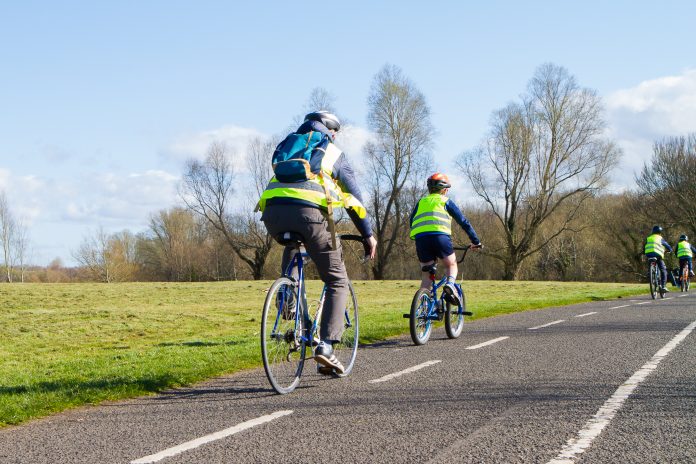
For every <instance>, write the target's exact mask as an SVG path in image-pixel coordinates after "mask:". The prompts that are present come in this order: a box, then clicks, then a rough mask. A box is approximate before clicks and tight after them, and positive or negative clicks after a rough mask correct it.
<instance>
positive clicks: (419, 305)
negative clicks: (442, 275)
mask: <svg viewBox="0 0 696 464" xmlns="http://www.w3.org/2000/svg"><path fill="white" fill-rule="evenodd" d="M431 304H434V302H433V301H432V299H431V298H430V292H429V291H428V290H426V289H424V288H421V289H419V290H418V291H417V292H416V294H415V295H414V296H413V302H411V314H410V317H409V328H410V330H411V340H413V343H415V344H416V345H425V344H426V343H427V342H428V339H429V338H430V333H431V332H432V329H433V323H432V321H431V320H430V318H429V317H428V315H429V313H430V306H431Z"/></svg>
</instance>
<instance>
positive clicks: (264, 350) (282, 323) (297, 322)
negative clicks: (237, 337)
mask: <svg viewBox="0 0 696 464" xmlns="http://www.w3.org/2000/svg"><path fill="white" fill-rule="evenodd" d="M298 289H299V286H298V285H297V284H296V283H295V282H293V281H292V280H290V279H288V278H287V277H281V278H280V279H278V280H276V281H275V282H273V285H271V288H270V289H269V290H268V295H266V301H265V302H264V304H263V314H262V320H261V355H262V357H263V368H264V369H265V371H266V376H268V380H269V382H270V383H271V386H272V387H273V389H274V390H275V391H277V392H278V393H280V394H285V393H290V392H291V391H293V390H294V389H295V387H297V385H298V384H299V383H300V376H301V375H302V368H303V367H304V361H305V347H306V340H305V339H304V338H303V337H302V332H303V330H302V329H303V321H302V312H303V311H302V306H301V304H300V302H301V299H300V298H299V295H298Z"/></svg>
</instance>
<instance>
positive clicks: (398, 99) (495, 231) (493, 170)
mask: <svg viewBox="0 0 696 464" xmlns="http://www.w3.org/2000/svg"><path fill="white" fill-rule="evenodd" d="M367 101H368V114H367V123H368V129H369V131H370V133H371V134H372V137H371V139H370V140H369V141H368V142H367V143H366V144H365V146H364V148H363V153H361V154H360V155H362V157H359V156H355V155H352V156H353V157H352V158H351V159H352V161H353V164H354V165H355V167H356V168H358V170H359V172H360V174H359V178H360V179H361V180H362V187H363V189H364V191H363V196H364V197H365V204H366V207H367V208H368V211H369V213H370V215H371V218H372V221H373V230H374V234H375V237H376V238H377V241H378V249H377V256H376V259H375V260H374V261H372V262H370V263H369V264H365V263H363V262H362V260H361V259H360V258H361V256H360V254H361V251H360V250H358V249H352V248H350V247H346V252H345V259H346V265H347V267H348V272H349V275H350V276H351V277H352V278H355V279H417V278H418V277H419V274H420V270H419V266H418V261H417V258H416V256H415V247H414V245H413V242H412V241H411V240H409V238H408V231H409V228H410V224H409V218H410V213H411V211H412V210H413V208H414V206H415V204H416V203H417V201H418V199H419V198H420V197H421V196H422V195H424V194H425V193H426V192H425V179H426V177H427V175H428V174H429V173H431V172H433V171H434V170H435V169H439V170H441V171H444V172H447V173H450V174H455V175H457V176H459V177H460V178H462V179H464V180H465V182H464V184H465V186H466V187H465V189H467V191H464V192H457V191H453V192H452V194H453V198H454V199H455V200H458V202H459V204H460V206H461V208H462V210H463V211H464V213H465V215H466V216H467V217H468V219H469V220H470V222H471V223H472V225H473V226H474V228H475V229H476V231H477V233H478V234H479V236H480V237H481V239H482V241H483V243H484V245H485V248H484V250H483V252H482V253H479V254H476V256H472V257H471V259H469V258H467V261H466V262H465V264H464V265H463V266H462V272H463V277H464V278H467V279H507V280H514V279H531V280H593V281H636V280H640V279H643V278H644V274H645V271H644V268H645V264H644V263H643V261H642V252H643V242H644V239H645V237H646V236H647V235H648V234H649V232H650V229H651V228H652V225H653V224H656V223H659V224H661V225H662V226H663V227H664V228H665V230H666V237H667V239H668V240H670V239H671V240H672V241H674V239H675V238H676V237H678V236H679V235H680V234H682V233H687V234H690V233H693V232H694V231H696V205H694V204H692V203H690V201H689V200H690V199H691V198H696V197H695V196H694V195H693V193H694V192H693V190H694V189H696V183H695V182H694V179H692V177H694V176H696V170H695V169H694V167H696V134H691V135H686V136H678V135H677V136H674V137H668V138H665V139H663V140H658V141H656V142H655V144H654V147H653V155H652V158H651V159H650V160H649V161H648V162H646V163H645V165H644V167H643V169H642V171H641V172H640V173H639V174H637V176H636V187H635V188H634V189H628V190H626V191H624V192H621V193H608V192H607V190H606V187H607V185H608V183H609V181H610V176H611V173H612V171H613V170H614V169H615V168H616V166H617V164H618V161H619V159H620V157H621V156H622V153H621V151H620V149H619V148H618V147H617V146H616V144H615V143H614V142H613V141H612V140H610V139H609V138H607V137H606V135H605V134H606V123H605V121H604V114H603V108H602V102H601V99H600V97H599V96H598V95H597V93H596V91H594V90H592V89H587V88H584V87H581V86H580V85H579V84H578V82H577V81H576V79H575V77H574V76H572V75H571V74H570V73H569V72H568V71H567V70H566V69H565V68H563V67H560V66H557V65H554V64H545V65H542V66H540V67H539V68H538V69H537V70H536V72H535V73H534V75H533V76H532V78H531V79H530V81H529V83H528V85H527V89H526V91H525V92H524V93H523V94H522V95H521V96H520V97H519V99H518V100H517V101H513V102H511V103H509V104H507V105H506V106H504V107H503V108H501V109H499V110H497V111H495V112H494V113H493V115H492V117H491V122H490V127H489V129H488V132H487V134H485V137H484V138H483V142H482V143H481V144H480V145H479V146H477V147H475V148H473V149H471V150H468V151H465V152H463V153H461V155H460V156H458V157H457V159H456V162H455V164H454V165H452V166H443V165H439V164H438V163H437V162H436V160H435V157H434V156H433V154H434V153H433V151H434V139H435V130H434V127H433V123H432V120H431V111H430V107H429V106H428V104H427V100H426V98H425V96H424V95H423V94H422V92H421V91H420V90H419V89H418V88H417V87H416V85H415V84H414V83H413V82H412V81H411V80H410V79H409V78H408V77H407V76H406V75H405V74H404V73H403V71H402V70H401V69H400V68H398V67H396V66H392V65H387V66H385V67H384V68H382V69H381V70H380V71H379V72H378V73H377V74H376V75H375V77H374V79H373V82H372V86H371V88H370V93H369V95H368V98H367ZM317 108H322V109H327V110H329V111H332V112H334V113H337V114H338V115H339V117H340V116H341V115H340V112H339V111H337V108H336V107H335V103H334V99H333V97H332V95H331V94H330V93H328V92H327V91H326V90H324V89H321V88H317V89H314V90H313V91H312V93H311V94H310V97H309V99H308V101H307V104H306V107H305V108H304V109H305V110H306V112H308V111H310V110H314V109H317ZM295 119H296V120H295V121H293V122H294V123H296V124H299V122H300V121H301V117H300V116H298V118H295ZM343 119H345V118H343ZM283 135H284V134H283ZM281 137H282V136H281V135H278V136H274V137H269V138H267V139H261V138H257V139H254V140H252V141H251V142H250V143H249V146H248V147H247V150H246V154H247V155H246V158H245V159H244V160H240V159H239V157H238V156H236V155H237V154H236V153H233V152H231V151H230V150H229V148H228V147H227V146H225V144H224V143H222V142H214V143H213V144H211V146H210V147H209V149H208V151H207V154H206V156H205V158H204V159H203V160H199V159H193V158H192V159H190V160H189V161H188V162H187V163H186V165H185V167H184V171H183V173H182V179H181V183H180V185H179V197H180V199H181V201H180V204H178V205H174V206H172V207H170V208H168V209H164V210H161V211H158V212H155V213H153V214H152V215H151V217H150V221H149V224H148V228H147V230H145V231H141V232H139V233H137V234H134V233H132V232H130V231H128V230H124V231H122V232H119V233H115V234H113V233H112V234H109V233H105V232H104V231H103V230H102V229H100V230H98V231H97V232H95V233H91V234H88V235H87V236H86V237H85V238H84V240H83V242H82V244H81V246H80V247H79V249H77V250H75V251H74V258H75V259H76V260H77V261H78V262H79V263H80V266H79V267H78V268H76V269H65V268H64V267H62V266H61V264H60V263H55V262H54V263H52V264H51V265H50V266H48V268H39V269H32V270H30V275H31V280H38V281H48V280H51V279H58V280H96V281H103V282H115V281H130V280H144V281H161V280H166V281H208V280H231V279H268V278H275V277H276V276H277V275H278V273H279V267H280V254H281V251H282V250H281V249H280V247H279V246H278V245H277V244H276V243H275V242H274V240H273V239H272V237H269V236H268V234H267V233H266V230H265V228H264V227H263V224H261V223H260V221H259V217H260V215H259V214H258V213H256V212H255V206H256V201H257V199H258V198H259V196H260V194H261V192H262V191H263V189H264V188H265V186H266V183H267V182H268V180H269V179H270V178H271V176H272V170H271V165H270V155H271V153H272V152H273V148H274V147H275V145H276V144H277V143H278V141H279V140H280V139H281ZM340 137H350V128H348V129H346V130H344V131H343V133H341V134H340V136H339V138H338V139H337V143H338V145H339V146H340V145H341V139H340ZM349 156H351V154H349ZM233 160H234V161H233ZM0 199H2V197H0ZM1 206H2V202H0V207H1ZM5 209H6V208H5ZM0 213H2V209H1V208H0ZM1 220H2V215H1V214H0V221H1ZM2 224H3V223H2V222H0V225H2ZM337 227H338V229H339V230H345V231H351V230H352V225H351V224H350V221H347V218H346V217H343V216H339V217H338V223H337ZM453 229H454V230H455V232H454V239H455V242H458V243H460V244H465V243H466V242H467V238H466V237H465V236H463V233H461V231H459V230H458V228H457V227H456V226H455V227H454V228H453ZM2 243H3V244H5V243H6V241H4V240H3V242H2ZM7 243H10V242H9V241H7ZM15 246H16V245H15ZM5 262H9V261H8V258H7V257H6V258H5ZM49 271H52V273H51V272H49ZM8 280H10V279H9V278H8Z"/></svg>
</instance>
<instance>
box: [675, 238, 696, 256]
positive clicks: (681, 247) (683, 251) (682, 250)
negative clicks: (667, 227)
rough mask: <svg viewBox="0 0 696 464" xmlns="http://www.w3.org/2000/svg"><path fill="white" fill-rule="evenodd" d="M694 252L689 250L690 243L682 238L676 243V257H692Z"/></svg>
mask: <svg viewBox="0 0 696 464" xmlns="http://www.w3.org/2000/svg"><path fill="white" fill-rule="evenodd" d="M693 256H694V252H693V251H691V244H690V243H689V242H687V241H686V240H683V241H681V242H679V243H678V244H677V258H693Z"/></svg>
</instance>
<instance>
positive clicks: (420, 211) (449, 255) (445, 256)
mask: <svg viewBox="0 0 696 464" xmlns="http://www.w3.org/2000/svg"><path fill="white" fill-rule="evenodd" d="M450 187H451V185H450V182H449V178H448V177H447V176H446V175H445V174H441V173H439V172H436V173H435V174H433V175H432V176H430V177H428V192H429V194H428V195H427V196H425V197H423V198H421V199H420V201H418V204H417V205H416V207H415V208H414V210H413V213H411V234H410V237H411V239H413V240H415V241H416V254H417V255H418V261H420V264H421V269H423V267H424V266H428V265H430V264H433V263H434V262H435V260H436V259H438V258H439V259H441V260H442V263H443V264H444V266H445V273H446V275H447V283H446V284H445V286H444V288H443V292H444V294H445V300H446V301H447V302H449V303H451V304H453V305H459V303H460V295H459V292H458V291H457V288H456V287H455V285H454V283H455V282H456V280H457V258H456V256H455V254H454V248H453V247H452V218H454V220H455V221H457V224H459V225H460V226H461V228H462V229H464V232H466V234H467V235H468V236H469V239H470V240H471V244H472V249H478V248H481V246H482V245H481V241H480V240H479V238H478V237H477V236H476V232H475V231H474V228H473V227H471V224H469V221H468V220H467V219H466V218H465V217H464V215H463V214H462V212H461V211H460V210H459V208H457V205H455V204H454V202H453V201H452V200H450V199H449V198H447V197H446V195H447V192H448V191H449V188H450ZM421 288H424V289H430V274H429V273H428V272H425V271H424V272H423V279H422V281H421Z"/></svg>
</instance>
